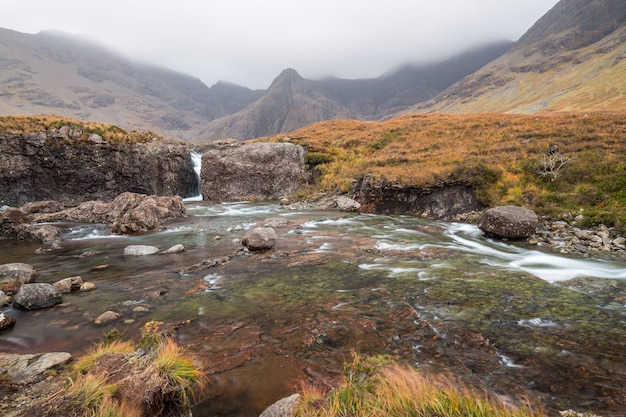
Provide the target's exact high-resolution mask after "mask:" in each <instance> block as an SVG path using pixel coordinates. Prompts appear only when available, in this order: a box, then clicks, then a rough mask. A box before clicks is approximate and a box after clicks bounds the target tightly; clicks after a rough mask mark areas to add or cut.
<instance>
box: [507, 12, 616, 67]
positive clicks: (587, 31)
mask: <svg viewBox="0 0 626 417" xmlns="http://www.w3.org/2000/svg"><path fill="white" fill-rule="evenodd" d="M624 23H626V1H624V0H561V1H560V2H559V3H557V4H556V5H555V6H554V7H553V8H552V10H550V11H549V12H548V13H546V14H545V15H544V16H543V17H542V18H541V19H539V20H538V21H537V23H535V24H534V25H533V26H532V27H531V28H530V29H529V30H528V32H526V34H524V36H522V37H521V38H520V40H519V41H518V43H517V45H516V48H528V47H531V46H532V47H534V49H535V51H537V50H538V51H541V52H542V53H543V54H544V55H551V54H555V53H559V52H563V51H571V50H575V49H578V48H582V47H585V46H588V45H591V44H593V43H595V42H597V41H599V40H600V39H602V38H604V37H605V36H607V35H609V34H611V33H612V32H614V31H615V30H617V29H619V28H620V27H621V26H622V25H623V24H624Z"/></svg>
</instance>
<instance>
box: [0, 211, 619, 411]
mask: <svg viewBox="0 0 626 417" xmlns="http://www.w3.org/2000/svg"><path fill="white" fill-rule="evenodd" d="M186 208H187V214H188V216H187V218H185V219H184V220H183V221H180V222H177V223H174V224H170V225H168V228H167V229H166V230H164V231H160V232H155V233H148V234H142V235H138V236H114V235H111V234H110V233H109V232H108V230H107V229H106V228H104V227H102V226H97V225H82V224H66V225H63V226H64V227H66V230H67V232H66V234H65V236H64V241H63V244H62V248H61V249H58V250H53V251H49V252H43V253H35V251H36V249H37V248H38V247H39V246H40V245H38V244H34V243H27V242H15V241H0V263H9V262H25V263H29V264H31V265H33V266H34V267H35V268H36V270H37V273H38V278H37V280H38V282H54V281H57V280H59V279H62V278H66V277H70V276H76V275H80V276H82V278H83V279H84V280H85V281H91V282H93V283H95V284H96V285H97V287H98V288H97V289H96V290H95V291H91V292H85V293H77V294H66V295H64V297H63V303H62V304H60V305H57V306H55V307H52V308H48V309H45V310H39V311H31V312H26V311H19V310H15V309H13V308H10V307H6V308H3V311H5V312H6V313H8V314H10V315H11V316H13V317H15V318H16V319H17V324H16V325H15V326H14V328H12V329H10V330H6V331H4V332H2V333H0V351H3V352H11V353H35V352H46V351H68V352H70V353H72V354H73V355H80V354H81V353H83V352H84V351H85V350H86V349H87V348H88V347H89V346H90V345H91V344H92V343H93V342H95V341H98V340H100V339H101V338H102V337H103V336H104V335H105V334H106V333H107V332H109V331H111V330H112V329H114V328H115V329H117V330H118V331H120V332H121V333H122V334H124V335H127V336H128V337H136V336H137V335H138V331H139V329H140V328H141V326H143V325H144V324H145V323H146V322H148V321H150V320H159V321H164V322H176V321H185V320H190V322H189V323H188V324H186V325H184V326H182V327H181V328H180V329H179V330H178V335H177V337H178V340H179V343H181V344H183V345H185V346H187V347H188V348H189V349H190V351H191V352H193V353H194V354H195V355H196V356H197V357H198V359H199V361H200V363H201V365H202V367H203V369H205V370H206V371H207V372H208V374H209V376H210V384H209V388H208V394H207V396H206V398H203V399H202V401H201V402H200V403H199V404H197V405H196V406H195V408H194V416H196V417H198V416H257V415H259V414H260V412H261V411H262V410H263V409H264V408H265V407H267V406H268V405H269V404H271V403H272V402H274V401H276V400H277V399H279V398H281V397H284V396H286V395H289V394H291V393H293V392H294V391H295V390H296V389H297V388H298V386H299V385H301V384H303V383H309V384H314V385H317V386H320V387H330V386H332V385H333V384H334V383H336V382H337V379H338V375H339V374H340V372H341V369H342V363H343V362H344V361H345V360H349V358H350V355H351V352H359V353H362V354H366V355H374V354H390V355H394V356H396V357H397V358H398V360H401V361H405V362H408V363H411V364H413V365H414V366H416V367H418V368H421V369H424V371H425V372H446V373H449V374H452V375H454V376H455V377H458V378H460V379H462V380H464V381H465V382H467V383H469V384H472V385H475V386H478V387H482V388H485V389H488V390H490V391H492V392H494V393H496V394H497V395H500V396H503V397H508V398H519V396H522V395H526V396H529V398H532V399H533V400H537V401H540V402H542V403H544V404H546V407H547V409H548V411H549V412H550V413H555V412H556V410H563V409H569V408H573V409H577V410H578V411H593V412H597V413H599V414H602V415H604V416H624V415H626V411H625V409H626V408H625V407H626V405H625V404H626V388H625V387H626V304H625V303H626V290H625V289H626V262H624V261H622V260H606V259H589V258H575V257H565V256H560V255H556V254H554V253H548V252H542V251H540V250H538V249H537V248H536V247H524V246H523V245H515V244H511V243H505V242H500V241H493V240H489V239H485V238H484V237H483V236H482V235H481V233H480V231H479V230H478V229H477V228H476V227H475V226H474V225H469V224H461V223H445V222H435V221H429V220H425V219H421V218H416V217H411V216H380V215H357V214H348V213H338V212H322V211H309V210H291V209H286V208H282V207H280V206H279V205H276V204H255V203H229V204H217V205H215V204H208V203H206V202H202V201H187V202H186ZM264 223H266V224H268V225H270V226H272V227H274V228H275V229H276V230H277V233H278V234H279V236H280V237H279V241H278V242H277V245H276V247H275V248H274V249H273V250H271V251H268V252H265V253H257V254H251V253H248V252H245V251H243V250H242V246H241V244H240V243H239V240H240V239H241V237H242V236H243V234H244V233H245V231H246V230H248V229H250V228H251V227H254V226H255V225H262V224H264ZM178 243H181V244H183V245H184V246H185V248H186V250H185V251H184V252H182V253H178V254H170V255H153V256H146V257H124V255H123V249H124V247H126V246H128V245H131V244H145V245H153V246H157V247H158V248H160V249H161V250H165V249H167V248H169V247H171V246H173V245H175V244H178ZM107 310H114V311H116V312H118V313H120V318H119V319H118V320H116V321H115V322H113V323H108V324H104V325H96V324H94V320H95V318H96V317H98V315H100V314H101V313H102V312H104V311H107Z"/></svg>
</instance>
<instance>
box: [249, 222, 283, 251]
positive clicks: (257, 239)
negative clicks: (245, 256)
mask: <svg viewBox="0 0 626 417" xmlns="http://www.w3.org/2000/svg"><path fill="white" fill-rule="evenodd" d="M276 239H277V236H276V232H275V231H274V229H272V228H269V227H257V228H255V229H252V230H250V231H249V232H247V233H246V234H245V235H244V236H243V239H242V240H241V244H242V245H243V246H245V247H246V248H248V250H251V251H260V250H268V249H272V248H273V247H274V245H276Z"/></svg>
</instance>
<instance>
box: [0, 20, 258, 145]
mask: <svg viewBox="0 0 626 417" xmlns="http://www.w3.org/2000/svg"><path fill="white" fill-rule="evenodd" d="M0 69H1V70H2V71H1V73H0V114H1V115H10V114H39V113H49V114H56V115H63V116H69V117H73V118H77V119H82V120H90V121H100V122H104V123H110V124H115V125H118V126H120V127H122V128H124V129H137V130H150V131H155V132H157V133H161V134H163V135H166V136H171V137H176V138H180V139H187V140H189V139H193V138H194V137H195V136H196V134H197V132H198V131H199V130H200V128H201V127H203V126H205V125H206V124H207V123H209V122H210V121H212V120H214V119H216V118H220V117H223V116H226V115H228V114H231V113H233V112H236V111H239V110H241V109H242V108H244V107H245V106H247V105H248V104H250V103H251V102H253V101H255V100H256V99H258V98H259V96H260V93H259V92H258V91H252V90H249V89H247V88H244V87H240V86H235V85H232V84H226V83H218V84H216V85H215V86H213V87H211V88H209V87H207V86H206V85H205V84H203V83H202V82H201V81H200V80H199V79H197V78H194V77H190V76H187V75H184V74H180V73H177V72H174V71H171V70H168V69H164V68H159V67H156V66H149V65H144V64H140V63H137V62H133V61H131V60H128V59H125V58H123V57H121V56H119V55H117V54H115V53H112V52H110V51H108V50H106V49H104V48H102V47H99V46H98V45H95V44H94V43H91V42H87V41H84V40H82V39H80V38H78V37H74V36H71V35H67V34H63V33H60V32H50V31H48V32H41V33H38V34H36V35H30V34H23V33H19V32H15V31H11V30H7V29H0Z"/></svg>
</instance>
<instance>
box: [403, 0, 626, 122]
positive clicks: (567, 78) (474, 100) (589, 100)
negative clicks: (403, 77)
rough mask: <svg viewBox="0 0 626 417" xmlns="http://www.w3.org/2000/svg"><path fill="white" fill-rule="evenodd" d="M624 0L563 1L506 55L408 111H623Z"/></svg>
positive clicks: (625, 77)
mask: <svg viewBox="0 0 626 417" xmlns="http://www.w3.org/2000/svg"><path fill="white" fill-rule="evenodd" d="M622 80H626V2H623V1H622V0H603V1H599V0H591V1H587V0H561V1H560V2H559V3H557V4H556V5H555V6H554V7H553V8H552V9H551V10H550V11H549V12H548V13H546V14H545V15H544V16H543V17H542V18H541V19H539V20H538V21H537V23H535V24H534V25H533V26H532V27H531V28H530V29H529V30H528V31H527V32H526V33H525V34H524V35H523V36H522V37H521V38H520V40H519V41H518V42H516V44H515V45H514V46H513V47H512V48H511V49H510V50H509V51H508V52H507V53H505V54H504V55H502V56H500V57H499V58H498V59H496V60H494V61H493V62H491V63H490V64H489V65H487V66H485V67H484V68H482V69H480V70H479V71H477V72H476V73H474V74H471V75H469V76H467V77H465V78H463V79H462V80H460V81H458V82H457V83H455V84H453V85H452V86H450V87H449V88H448V89H446V90H445V91H443V92H442V93H440V94H439V95H437V96H436V97H434V98H433V99H431V100H429V101H427V102H424V103H418V104H417V105H415V106H413V107H411V108H409V109H408V110H407V113H411V112H428V113H441V112H443V113H485V112H486V113H490V112H508V113H536V112H556V111H559V112H590V111H624V110H626V84H625V83H624V81H622Z"/></svg>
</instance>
